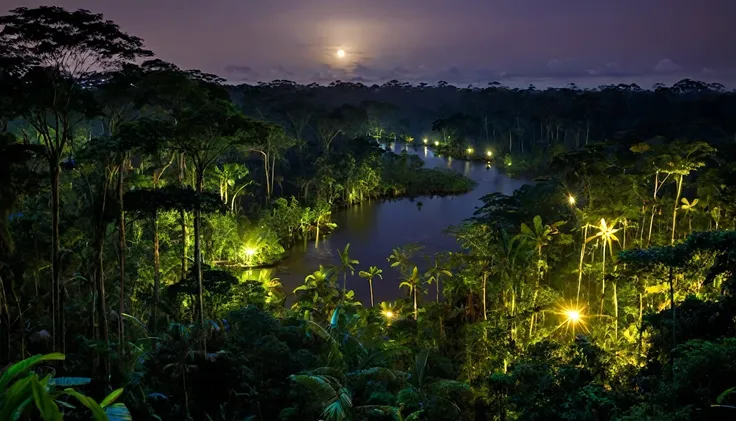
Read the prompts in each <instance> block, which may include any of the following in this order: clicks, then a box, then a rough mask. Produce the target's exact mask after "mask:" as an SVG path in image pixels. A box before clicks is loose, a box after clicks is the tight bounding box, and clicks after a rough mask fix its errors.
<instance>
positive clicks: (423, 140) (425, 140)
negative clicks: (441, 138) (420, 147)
mask: <svg viewBox="0 0 736 421" xmlns="http://www.w3.org/2000/svg"><path fill="white" fill-rule="evenodd" d="M422 142H424V144H425V145H426V144H427V142H429V139H427V138H426V137H425V138H424V139H422Z"/></svg>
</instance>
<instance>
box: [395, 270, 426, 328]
mask: <svg viewBox="0 0 736 421" xmlns="http://www.w3.org/2000/svg"><path fill="white" fill-rule="evenodd" d="M421 283H422V278H421V276H420V275H419V268H418V267H416V266H414V269H412V271H411V273H410V274H409V275H408V276H407V277H406V278H405V279H404V281H402V282H401V284H399V288H403V287H406V288H407V289H408V290H409V295H410V296H411V297H412V298H413V300H414V320H417V317H418V316H419V307H418V305H417V293H418V291H419V289H420V288H421Z"/></svg>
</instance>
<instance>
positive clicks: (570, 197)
mask: <svg viewBox="0 0 736 421" xmlns="http://www.w3.org/2000/svg"><path fill="white" fill-rule="evenodd" d="M567 201H568V202H569V203H570V204H571V205H574V204H575V197H573V196H572V195H570V196H568V197H567Z"/></svg>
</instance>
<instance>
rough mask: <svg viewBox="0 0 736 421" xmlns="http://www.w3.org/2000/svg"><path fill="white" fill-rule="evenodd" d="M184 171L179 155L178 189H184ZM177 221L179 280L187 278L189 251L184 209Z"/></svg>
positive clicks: (184, 165)
mask: <svg viewBox="0 0 736 421" xmlns="http://www.w3.org/2000/svg"><path fill="white" fill-rule="evenodd" d="M185 169H186V160H185V158H184V154H183V153H182V154H180V155H179V187H181V188H184V171H185ZM179 221H180V223H181V242H182V253H181V275H180V278H179V279H186V278H187V260H188V257H187V256H188V251H189V235H188V233H187V213H186V212H185V211H184V209H183V208H182V209H179Z"/></svg>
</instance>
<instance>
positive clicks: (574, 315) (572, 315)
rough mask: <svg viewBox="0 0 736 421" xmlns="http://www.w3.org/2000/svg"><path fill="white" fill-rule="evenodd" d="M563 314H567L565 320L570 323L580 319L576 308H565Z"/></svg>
mask: <svg viewBox="0 0 736 421" xmlns="http://www.w3.org/2000/svg"><path fill="white" fill-rule="evenodd" d="M565 315H566V316H567V320H569V321H570V322H571V323H577V322H579V321H580V317H581V316H580V311H578V310H565Z"/></svg>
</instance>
